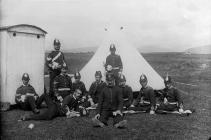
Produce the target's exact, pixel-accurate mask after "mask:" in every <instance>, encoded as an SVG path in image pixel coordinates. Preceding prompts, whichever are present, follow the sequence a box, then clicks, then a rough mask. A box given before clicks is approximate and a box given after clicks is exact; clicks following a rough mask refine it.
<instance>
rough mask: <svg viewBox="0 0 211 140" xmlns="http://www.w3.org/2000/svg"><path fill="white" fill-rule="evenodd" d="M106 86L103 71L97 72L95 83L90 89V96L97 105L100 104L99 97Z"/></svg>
mask: <svg viewBox="0 0 211 140" xmlns="http://www.w3.org/2000/svg"><path fill="white" fill-rule="evenodd" d="M105 86H106V83H105V82H104V81H103V80H102V73H101V71H96V73H95V81H94V82H93V83H92V85H91V86H90V89H89V95H90V96H91V98H92V99H93V102H94V103H95V104H97V103H98V100H99V95H100V93H101V91H102V90H103V88H104V87H105Z"/></svg>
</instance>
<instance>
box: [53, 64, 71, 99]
mask: <svg viewBox="0 0 211 140" xmlns="http://www.w3.org/2000/svg"><path fill="white" fill-rule="evenodd" d="M67 70H68V67H67V66H62V68H61V74H60V75H58V76H56V78H55V79H54V94H55V97H56V98H57V99H58V100H61V101H62V99H64V98H65V97H66V96H67V95H69V94H70V91H71V88H72V80H71V78H70V76H68V75H67Z"/></svg>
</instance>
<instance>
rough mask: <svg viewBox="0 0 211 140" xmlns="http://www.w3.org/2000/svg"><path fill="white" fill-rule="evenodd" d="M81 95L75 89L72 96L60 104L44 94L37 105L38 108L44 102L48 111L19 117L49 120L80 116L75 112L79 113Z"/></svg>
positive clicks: (24, 119)
mask: <svg viewBox="0 0 211 140" xmlns="http://www.w3.org/2000/svg"><path fill="white" fill-rule="evenodd" d="M81 94H82V92H81V90H79V89H76V90H75V92H74V93H73V95H68V96H66V97H65V98H64V100H62V102H61V103H60V102H58V101H54V100H52V99H51V98H50V96H49V95H48V94H46V93H44V94H42V95H41V96H40V98H39V100H38V102H37V105H38V106H40V105H41V103H42V102H43V101H45V102H46V104H47V106H48V109H47V110H46V111H45V112H43V113H40V114H32V115H24V116H22V117H21V120H23V121H27V120H51V119H53V118H55V117H58V116H67V117H74V116H80V113H79V112H77V111H80V108H79V104H78V99H79V97H80V96H81ZM82 113H83V112H82Z"/></svg>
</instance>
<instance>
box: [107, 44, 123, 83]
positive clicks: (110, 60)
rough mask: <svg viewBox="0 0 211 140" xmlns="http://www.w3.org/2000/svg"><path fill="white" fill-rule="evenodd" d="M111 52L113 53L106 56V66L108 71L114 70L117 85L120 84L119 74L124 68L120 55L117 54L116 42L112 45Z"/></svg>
mask: <svg viewBox="0 0 211 140" xmlns="http://www.w3.org/2000/svg"><path fill="white" fill-rule="evenodd" d="M110 52H111V54H110V55H109V56H107V58H106V64H105V68H106V71H112V72H113V74H114V78H115V83H116V85H118V75H119V72H122V69H123V66H122V60H121V57H120V56H119V55H117V54H115V52H116V47H115V45H114V44H111V45H110Z"/></svg>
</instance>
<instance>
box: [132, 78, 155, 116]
mask: <svg viewBox="0 0 211 140" xmlns="http://www.w3.org/2000/svg"><path fill="white" fill-rule="evenodd" d="M139 82H140V84H141V86H142V87H141V90H140V92H139V95H138V97H137V99H135V100H134V101H133V103H132V105H131V107H132V108H133V107H135V106H136V107H137V109H138V110H139V111H146V112H148V111H149V112H150V114H155V108H156V98H155V93H154V90H153V89H152V88H151V87H150V86H148V85H147V83H148V81H147V77H146V75H144V74H142V75H141V76H140V81H139ZM132 108H131V109H132Z"/></svg>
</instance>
